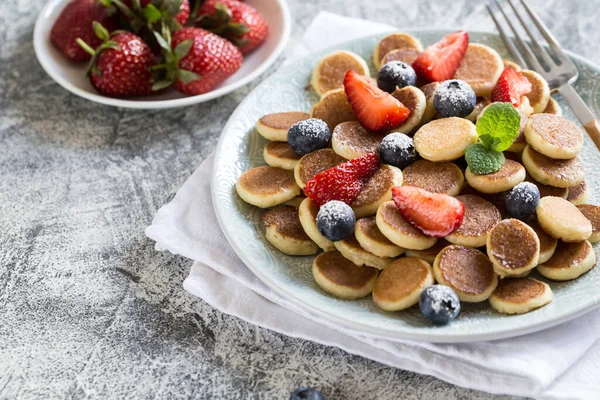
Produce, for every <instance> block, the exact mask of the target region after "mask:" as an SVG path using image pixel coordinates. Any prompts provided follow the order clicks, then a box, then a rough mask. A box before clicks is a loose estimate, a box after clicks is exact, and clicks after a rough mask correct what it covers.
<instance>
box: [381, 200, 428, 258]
mask: <svg viewBox="0 0 600 400" xmlns="http://www.w3.org/2000/svg"><path fill="white" fill-rule="evenodd" d="M376 221H377V227H378V228H379V230H380V231H381V233H383V235H384V236H385V237H387V238H388V239H389V240H390V241H391V242H392V243H394V244H395V245H397V246H400V247H402V248H404V249H414V250H424V249H428V248H430V247H431V246H433V245H434V244H435V242H436V241H437V238H434V237H431V236H427V235H425V234H424V233H423V232H421V231H420V230H419V229H417V228H415V227H414V226H412V225H411V224H410V222H408V221H406V220H405V219H404V218H402V215H401V214H400V211H398V209H397V208H396V206H395V205H394V202H393V201H386V202H385V203H383V204H382V205H381V206H379V209H378V210H377V217H376Z"/></svg>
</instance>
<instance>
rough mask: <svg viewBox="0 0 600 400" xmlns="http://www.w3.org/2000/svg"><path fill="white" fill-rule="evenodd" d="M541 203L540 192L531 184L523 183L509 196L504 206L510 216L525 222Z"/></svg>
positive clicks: (509, 193)
mask: <svg viewBox="0 0 600 400" xmlns="http://www.w3.org/2000/svg"><path fill="white" fill-rule="evenodd" d="M539 202H540V190H539V189H538V187H537V186H536V185H534V184H533V183H531V182H521V183H519V184H518V185H517V186H515V187H514V188H512V190H511V191H510V192H508V194H507V195H506V200H505V202H504V205H505V206H506V211H507V212H508V215H510V216H511V217H513V218H517V219H520V220H521V221H525V220H526V219H527V218H529V217H530V216H531V215H532V214H533V213H534V212H535V209H536V207H537V205H538V203H539Z"/></svg>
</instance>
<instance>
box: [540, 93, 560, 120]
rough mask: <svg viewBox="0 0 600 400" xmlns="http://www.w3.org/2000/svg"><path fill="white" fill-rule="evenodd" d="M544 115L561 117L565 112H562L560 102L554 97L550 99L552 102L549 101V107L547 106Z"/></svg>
mask: <svg viewBox="0 0 600 400" xmlns="http://www.w3.org/2000/svg"><path fill="white" fill-rule="evenodd" d="M543 113H544V114H554V115H558V116H559V117H562V116H563V112H562V108H560V104H558V101H556V100H554V99H553V98H552V97H550V100H549V101H548V105H547V106H546V109H545V110H544V111H543Z"/></svg>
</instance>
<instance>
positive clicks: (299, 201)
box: [283, 194, 306, 208]
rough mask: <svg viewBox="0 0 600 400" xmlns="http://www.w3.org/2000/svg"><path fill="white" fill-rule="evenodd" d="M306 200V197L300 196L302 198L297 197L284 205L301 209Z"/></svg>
mask: <svg viewBox="0 0 600 400" xmlns="http://www.w3.org/2000/svg"><path fill="white" fill-rule="evenodd" d="M304 199H306V197H304V194H300V196H296V197H294V198H293V199H291V200H288V201H286V202H285V203H283V205H284V206H292V207H295V208H299V207H300V204H302V201H304Z"/></svg>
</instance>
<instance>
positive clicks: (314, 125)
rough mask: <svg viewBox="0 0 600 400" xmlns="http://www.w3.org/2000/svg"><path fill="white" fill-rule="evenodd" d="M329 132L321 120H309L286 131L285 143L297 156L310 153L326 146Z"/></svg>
mask: <svg viewBox="0 0 600 400" xmlns="http://www.w3.org/2000/svg"><path fill="white" fill-rule="evenodd" d="M330 138H331V131H330V130H329V127H328V126H327V124H326V123H325V121H323V120H322V119H318V118H309V119H305V120H304V121H300V122H296V123H295V124H294V125H292V126H291V127H290V129H289V130H288V138H287V142H288V144H289V145H290V146H292V149H294V151H295V152H296V153H298V154H299V155H301V156H303V155H305V154H308V153H311V152H313V151H315V150H319V149H322V148H324V147H325V146H327V144H328V143H329V139H330Z"/></svg>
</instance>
